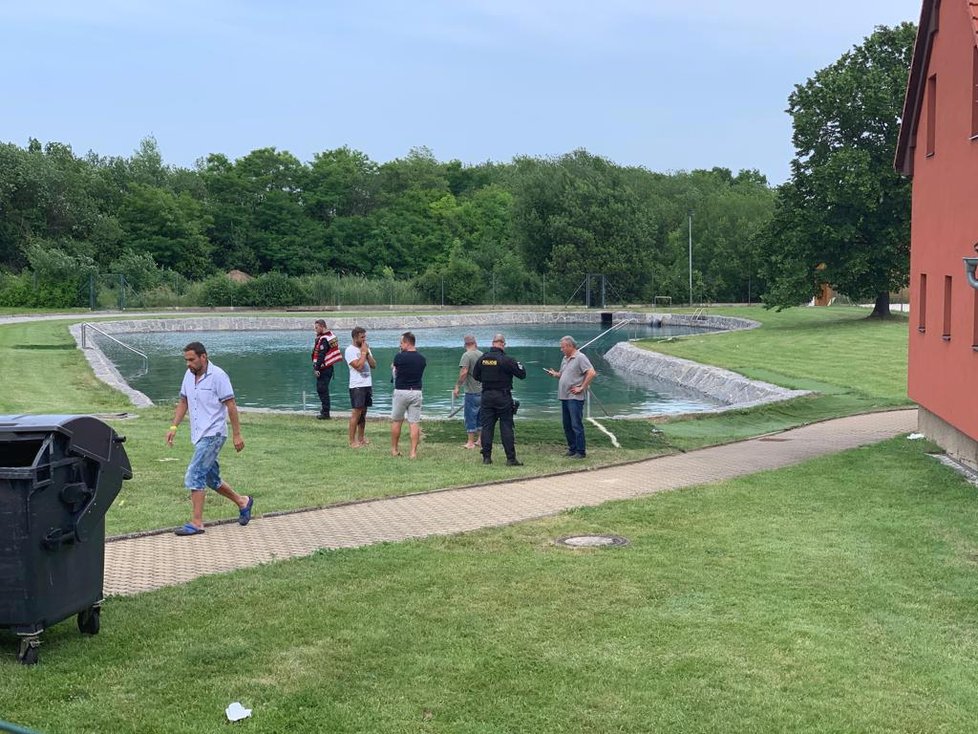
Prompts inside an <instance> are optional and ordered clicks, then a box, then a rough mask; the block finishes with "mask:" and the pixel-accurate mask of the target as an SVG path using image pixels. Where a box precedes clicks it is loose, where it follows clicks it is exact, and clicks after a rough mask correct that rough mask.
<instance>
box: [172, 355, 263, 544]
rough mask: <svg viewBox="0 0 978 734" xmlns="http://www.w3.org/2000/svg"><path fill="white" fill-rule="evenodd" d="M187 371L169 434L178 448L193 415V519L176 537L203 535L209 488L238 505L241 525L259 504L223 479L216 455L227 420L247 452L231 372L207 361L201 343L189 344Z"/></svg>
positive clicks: (188, 480)
mask: <svg viewBox="0 0 978 734" xmlns="http://www.w3.org/2000/svg"><path fill="white" fill-rule="evenodd" d="M183 358H184V360H185V361H186V363H187V372H186V374H184V376H183V383H182V384H181V385H180V399H179V400H178V401H177V405H176V409H175V410H174V412H173V422H172V424H171V425H170V430H169V431H167V434H166V443H167V445H168V446H172V445H173V438H174V436H176V434H177V428H178V427H179V426H180V422H181V421H182V420H183V417H184V416H185V415H186V414H187V413H188V412H189V413H190V441H191V443H193V445H194V455H193V458H192V459H191V460H190V466H188V467H187V474H186V476H185V477H184V486H186V488H187V489H189V490H190V501H191V507H192V513H193V514H192V519H191V521H190V522H188V523H187V524H186V525H184V526H183V527H182V528H180V529H178V530H177V531H176V534H177V535H199V534H201V533H203V532H204V490H205V489H206V488H207V487H210V488H211V489H213V490H215V491H217V493H218V494H219V495H221V496H222V497H226V498H227V499H229V500H231V501H232V502H234V504H236V505H237V506H238V523H239V524H240V525H247V524H248V522H249V521H250V520H251V511H252V508H253V507H254V505H255V498H254V497H243V496H241V495H240V494H238V493H237V492H235V491H234V490H233V489H231V485H229V484H228V483H227V482H225V481H224V480H223V479H221V467H220V465H219V464H218V461H217V457H218V455H219V454H220V453H221V447H222V446H223V445H224V442H225V441H226V440H227V437H228V433H227V421H228V420H230V421H231V440H232V441H233V442H234V450H235V451H241V450H242V449H243V448H244V445H245V444H244V439H242V438H241V423H240V421H239V419H238V406H237V404H236V403H235V402H234V390H233V389H232V388H231V380H230V379H229V378H228V376H227V373H226V372H225V371H224V370H222V369H221V368H220V367H218V366H217V365H216V364H211V363H210V361H209V359H208V358H207V350H206V349H205V348H204V345H203V344H201V343H200V342H190V344H188V345H187V346H185V347H184V348H183Z"/></svg>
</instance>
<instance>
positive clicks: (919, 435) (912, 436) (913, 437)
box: [907, 433, 927, 441]
mask: <svg viewBox="0 0 978 734" xmlns="http://www.w3.org/2000/svg"><path fill="white" fill-rule="evenodd" d="M921 438H927V436H925V435H924V434H922V433H911V434H910V435H909V436H907V440H908V441H917V440H918V439H921Z"/></svg>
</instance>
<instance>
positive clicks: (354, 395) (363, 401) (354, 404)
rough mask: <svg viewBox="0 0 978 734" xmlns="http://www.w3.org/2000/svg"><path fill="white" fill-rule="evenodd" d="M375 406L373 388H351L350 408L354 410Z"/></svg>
mask: <svg viewBox="0 0 978 734" xmlns="http://www.w3.org/2000/svg"><path fill="white" fill-rule="evenodd" d="M373 404H374V389H373V388H372V387H351V388H350V407H351V408H353V409H354V410H357V409H359V408H369V407H370V406H371V405H373Z"/></svg>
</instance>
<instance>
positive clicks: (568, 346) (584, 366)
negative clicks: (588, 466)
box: [544, 336, 598, 459]
mask: <svg viewBox="0 0 978 734" xmlns="http://www.w3.org/2000/svg"><path fill="white" fill-rule="evenodd" d="M560 351H561V352H563V354H564V358H563V359H562V360H561V361H560V369H559V370H552V369H545V370H544V371H545V372H546V373H547V374H548V375H550V376H551V377H556V378H557V379H558V380H559V382H558V383H557V398H558V399H559V400H560V412H561V417H562V418H563V422H564V437H565V438H566V439H567V453H566V454H565V456H567V457H568V458H571V459H583V458H585V457H586V456H587V451H586V446H585V444H584V396H585V395H587V390H588V385H590V384H591V380H593V379H594V378H595V376H596V375H597V374H598V373H597V371H596V370H595V369H594V365H592V364H591V360H589V359H588V358H587V357H586V356H584V353H583V352H581V351H580V350H579V349H578V348H577V343H576V342H575V341H574V338H573V337H570V336H565V337H563V338H562V339H561V340H560Z"/></svg>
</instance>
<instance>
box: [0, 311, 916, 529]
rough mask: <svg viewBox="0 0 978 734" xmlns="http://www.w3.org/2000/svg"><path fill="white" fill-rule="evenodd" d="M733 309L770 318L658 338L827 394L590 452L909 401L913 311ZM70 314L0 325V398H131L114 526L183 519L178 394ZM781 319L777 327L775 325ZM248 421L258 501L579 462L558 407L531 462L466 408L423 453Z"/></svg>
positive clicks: (235, 475) (273, 506)
mask: <svg viewBox="0 0 978 734" xmlns="http://www.w3.org/2000/svg"><path fill="white" fill-rule="evenodd" d="M724 312H726V313H733V314H735V315H747V316H749V317H752V318H756V319H758V320H764V323H765V325H764V327H763V328H761V329H756V330H753V331H750V332H739V333H733V334H714V335H704V336H697V337H690V338H686V339H682V340H675V341H670V342H661V341H656V342H651V343H649V346H650V347H651V348H654V349H659V350H661V351H668V352H670V353H674V354H679V355H681V356H685V357H689V358H693V359H698V360H699V361H705V362H711V363H714V364H721V365H723V366H726V367H729V368H731V369H735V370H737V371H741V372H745V373H748V374H752V376H760V377H763V378H766V379H768V380H771V381H774V382H778V383H779V384H790V385H791V386H792V387H804V388H807V389H811V390H815V391H817V392H818V395H816V396H814V397H808V398H802V399H799V400H794V401H790V402H787V403H779V404H776V405H771V406H766V407H762V408H757V409H751V410H746V411H735V412H732V413H726V414H722V415H714V416H703V417H693V418H689V419H685V420H672V421H668V422H664V423H660V424H657V425H655V426H653V425H651V424H650V423H649V422H646V421H603V422H604V424H605V425H606V426H607V427H608V428H609V429H610V430H611V431H612V432H613V433H614V434H615V435H616V436H617V437H618V439H619V441H620V442H621V444H622V448H620V449H615V448H613V447H612V446H611V444H610V442H609V441H608V440H607V438H606V437H605V436H603V435H602V434H601V433H599V432H598V431H597V430H596V429H594V428H593V427H592V426H590V425H588V426H587V432H588V446H589V452H588V453H589V458H588V461H587V462H586V464H585V465H586V466H600V465H607V464H611V463H616V462H621V461H630V460H635V459H640V458H646V457H651V456H657V455H661V454H663V453H669V452H675V451H681V450H690V449H694V448H698V447H701V446H706V445H711V444H716V443H723V442H727V441H732V440H737V439H740V438H745V437H748V436H752V435H758V434H761V433H768V432H773V431H777V430H783V429H785V428H790V427H792V426H796V425H800V424H803V423H808V422H811V421H814V420H822V419H826V418H831V417H835V416H839V415H847V414H851V413H856V412H863V411H867V410H877V409H881V408H886V407H892V406H895V405H903V404H905V402H906V401H905V398H902V399H901V398H900V389H901V388H900V387H899V386H900V385H901V384H902V381H903V379H904V377H903V375H905V351H906V347H905V344H906V333H905V332H906V324H905V321H904V322H902V325H901V322H900V321H899V320H895V321H894V322H892V323H881V322H879V321H873V320H867V319H866V313H865V311H864V310H862V309H822V310H818V309H796V310H794V311H787V312H783V313H781V314H777V313H774V312H766V311H763V310H761V309H726V310H724ZM68 323H70V321H67V320H66V321H43V322H35V323H24V324H9V325H4V326H0V371H2V374H3V375H4V390H3V391H0V412H3V413H20V412H30V413H106V414H112V413H117V412H123V411H128V412H129V414H130V415H132V416H135V417H134V418H131V419H128V420H119V421H116V420H111V419H110V422H111V423H112V424H113V425H114V426H115V427H116V429H117V430H118V431H119V432H120V433H123V434H124V435H126V437H127V439H128V441H127V444H126V449H127V452H128V453H129V456H130V459H131V461H132V463H133V467H134V469H135V473H136V476H135V479H133V481H131V482H129V483H127V484H126V485H125V487H124V490H123V492H122V494H121V495H120V497H119V498H118V500H117V501H116V502H115V503H114V504H113V506H112V508H111V509H110V511H109V514H108V517H107V532H108V533H109V534H113V535H114V534H120V533H128V532H134V531H139V530H150V529H155V528H165V527H172V526H176V525H180V524H182V523H183V522H185V521H186V519H187V513H188V510H189V503H188V502H187V494H186V492H185V491H184V490H183V488H182V487H183V472H184V470H185V468H186V463H187V460H188V459H189V457H190V452H191V447H190V445H189V441H188V439H187V433H186V430H184V429H182V430H181V433H180V434H179V435H178V437H177V443H176V446H175V447H174V448H172V449H168V448H167V447H166V446H165V445H164V443H163V436H164V435H165V431H166V427H167V426H168V425H169V422H170V417H171V415H172V409H171V407H170V406H162V407H159V408H154V409H150V410H139V411H133V410H132V408H131V406H129V405H128V403H127V401H126V399H125V398H124V396H122V395H121V394H120V393H117V392H115V391H114V390H111V389H110V388H108V387H106V386H105V385H104V384H102V383H101V382H99V381H98V380H96V379H95V378H94V376H93V375H92V373H91V370H90V369H89V368H88V365H87V364H86V363H85V361H84V358H83V356H82V355H81V354H80V352H79V351H78V350H77V349H76V348H75V346H74V340H73V339H72V338H71V336H70V335H69V334H68V331H67V328H66V327H67V325H68ZM769 328H770V329H771V333H772V334H774V335H775V336H771V335H770V334H768V333H766V330H767V329H769ZM901 334H902V337H901ZM836 342H839V344H836ZM825 353H833V354H836V355H846V354H848V355H849V358H850V364H851V365H852V369H848V370H844V369H839V368H838V367H831V365H832V364H834V362H833V360H828V362H827V363H828V364H829V365H830V367H831V368H823V365H822V364H821V362H819V361H817V360H816V361H814V362H812V363H811V364H810V365H809V364H808V363H807V362H806V361H805V360H806V359H807V358H808V357H809V356H811V355H818V354H825ZM839 358H841V357H839ZM901 360H903V363H902V364H901ZM880 364H881V365H883V368H882V369H881V370H879V371H878V372H877V371H867V370H863V369H862V367H863V366H864V365H869V366H878V365H880ZM787 372H792V373H793V374H791V375H788V374H786V373H787ZM847 376H848V378H849V383H848V384H847V383H845V379H846V377H847ZM174 379H175V380H176V376H175V377H174ZM243 425H244V428H243V431H244V437H245V441H246V444H247V446H246V448H245V450H244V452H243V453H241V454H235V453H234V452H233V451H232V450H230V448H228V449H226V450H225V452H224V454H223V469H224V475H225V478H226V479H227V480H228V481H229V482H230V483H231V484H232V486H234V487H235V488H237V489H238V490H239V491H241V492H243V493H247V494H254V495H255V497H256V498H257V499H256V513H257V514H258V515H261V514H263V513H266V512H273V511H283V510H294V509H299V508H303V507H319V506H323V505H328V504H333V503H336V502H344V501H349V500H356V499H367V498H375V497H385V496H392V495H397V494H405V493H409V492H419V491H426V490H430V489H438V488H443V487H449V486H458V485H466V484H476V483H483V482H491V481H498V480H501V479H510V478H515V477H523V476H538V475H541V474H547V473H552V472H556V471H564V470H568V469H570V468H580V467H578V466H577V465H573V464H571V462H569V461H567V460H565V459H563V458H562V457H561V456H560V455H561V453H562V452H563V446H564V439H563V433H562V430H561V427H560V424H559V422H558V421H523V420H520V421H518V423H517V447H518V451H519V455H520V458H521V459H522V460H523V461H524V462H525V466H524V467H521V468H508V467H505V466H504V465H502V462H497V464H494V465H493V466H492V467H483V466H482V464H481V463H480V457H479V455H478V453H476V452H471V451H465V450H463V449H462V448H461V443H462V441H463V440H464V437H463V434H462V431H461V425H460V423H459V422H458V421H455V422H451V423H439V422H434V421H432V422H426V423H425V424H424V436H425V438H424V442H423V444H422V449H421V457H420V459H419V460H418V461H416V462H410V461H409V460H407V459H405V458H401V459H392V458H391V457H390V456H389V448H388V447H389V427H388V424H387V423H386V421H384V420H383V419H380V420H378V421H376V422H372V423H371V424H370V426H369V428H368V436H369V437H370V438H371V439H372V444H371V446H369V447H368V448H366V449H364V450H360V451H351V450H350V449H349V448H348V447H347V445H346V423H345V421H343V420H342V419H340V420H334V421H331V422H324V421H314V420H312V419H311V418H310V417H308V416H281V415H268V414H259V413H247V414H244V417H243ZM402 440H403V439H402ZM497 454H498V455H501V452H497ZM235 514H236V510H235V508H234V507H233V506H232V505H231V504H230V503H228V502H226V501H224V500H221V499H220V498H217V497H212V498H210V501H209V504H208V507H207V510H206V518H207V519H208V520H219V519H228V518H232V517H234V516H235Z"/></svg>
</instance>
